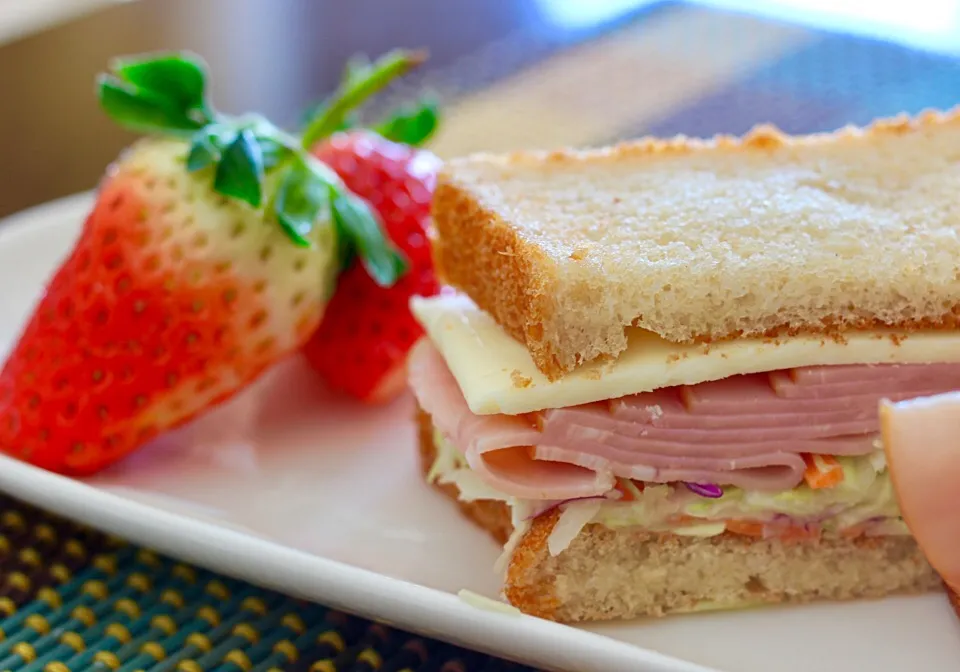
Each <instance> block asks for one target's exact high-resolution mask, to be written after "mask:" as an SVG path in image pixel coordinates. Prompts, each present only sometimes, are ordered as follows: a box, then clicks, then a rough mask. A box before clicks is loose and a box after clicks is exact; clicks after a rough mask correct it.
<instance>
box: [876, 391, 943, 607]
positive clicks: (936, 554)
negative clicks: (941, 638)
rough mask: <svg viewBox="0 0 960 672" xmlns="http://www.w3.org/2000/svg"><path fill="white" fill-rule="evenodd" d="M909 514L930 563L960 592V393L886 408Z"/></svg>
mask: <svg viewBox="0 0 960 672" xmlns="http://www.w3.org/2000/svg"><path fill="white" fill-rule="evenodd" d="M880 418H881V427H882V435H883V444H884V449H885V451H886V453H887V463H888V465H889V469H890V476H891V478H892V479H893V487H894V490H895V492H896V494H897V500H898V502H899V504H900V511H901V512H902V515H903V519H904V521H905V522H906V523H907V526H908V527H909V528H910V532H911V533H912V534H913V536H914V537H915V538H916V540H917V543H918V544H919V545H920V548H921V549H923V552H924V553H925V554H926V556H927V559H928V560H929V561H930V564H931V565H932V566H933V567H934V569H936V570H937V571H938V572H939V573H940V575H941V576H942V577H943V579H944V581H946V582H947V584H948V585H950V587H951V588H952V589H953V590H954V591H955V592H960V506H958V504H960V494H958V489H960V393H956V392H954V393H950V394H942V395H938V396H934V397H926V398H921V399H915V400H913V401H907V402H900V403H896V404H891V403H884V404H883V406H882V407H881V409H880Z"/></svg>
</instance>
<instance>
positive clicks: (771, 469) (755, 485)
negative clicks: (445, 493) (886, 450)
mask: <svg viewBox="0 0 960 672" xmlns="http://www.w3.org/2000/svg"><path fill="white" fill-rule="evenodd" d="M829 368H830V367H807V368H804V369H796V370H788V371H775V372H771V373H766V374H754V375H748V376H736V377H733V378H728V379H724V380H720V381H714V382H708V383H702V384H700V385H694V386H686V387H678V388H666V389H661V390H657V391H655V392H648V393H644V394H638V395H634V396H631V397H626V398H623V399H616V400H612V401H609V402H603V403H595V404H585V405H582V406H575V407H571V408H559V409H549V410H546V411H542V412H541V413H539V414H536V415H535V416H529V415H526V416H508V415H484V416H478V415H475V414H474V413H472V412H471V411H470V409H469V408H468V406H467V404H466V402H465V400H464V398H463V394H462V393H461V391H460V388H459V386H458V385H457V382H456V380H455V378H454V377H453V375H452V374H451V373H450V370H449V369H448V367H447V365H446V363H445V362H444V361H443V359H442V357H441V356H440V354H439V353H438V352H437V350H436V349H435V348H434V347H433V346H432V345H431V344H429V343H428V342H426V341H425V342H423V343H421V344H420V345H418V347H417V349H416V350H415V352H414V353H413V355H412V356H411V361H410V383H411V387H412V388H413V391H414V393H415V395H416V396H417V398H418V400H419V401H420V404H421V406H422V407H423V408H424V409H425V410H426V411H427V412H428V413H430V414H431V415H432V416H433V418H434V422H435V423H436V425H437V427H438V429H439V430H440V431H441V432H442V433H443V434H444V435H446V436H447V437H448V438H449V440H451V441H452V442H453V443H454V444H455V445H456V446H458V447H459V448H460V449H461V450H462V451H463V452H464V454H465V456H466V459H467V462H468V463H469V464H470V466H471V468H473V469H474V470H475V471H477V472H478V474H479V475H480V476H481V478H483V479H484V480H485V481H487V483H488V484H489V485H491V486H492V487H494V488H496V489H498V490H500V491H502V492H504V493H505V494H508V495H513V496H516V497H522V498H526V499H567V498H573V497H586V496H592V495H597V494H603V493H604V492H606V491H607V490H609V489H610V488H611V487H612V486H613V483H614V482H615V477H617V476H620V477H626V478H633V479H637V480H643V481H651V482H660V483H665V482H673V481H687V482H698V483H717V484H720V485H735V486H739V487H743V488H747V489H751V490H766V491H779V490H785V489H789V488H793V487H795V486H796V485H798V484H799V483H800V482H801V481H802V479H803V473H804V469H805V462H804V459H803V455H804V454H807V453H815V454H823V455H866V454H869V453H871V452H872V451H874V450H876V448H877V439H878V436H877V433H878V432H879V429H880V426H879V418H878V414H877V407H878V403H879V401H880V400H881V399H882V398H892V399H894V400H898V399H905V398H909V397H911V396H917V394H918V393H924V394H926V393H930V392H943V391H946V390H950V389H960V366H958V365H953V364H951V365H936V364H932V365H924V366H913V365H911V366H893V365H885V366H864V367H847V366H844V367H833V368H835V369H836V371H829V370H827V369H829ZM858 370H859V371H861V372H863V374H864V376H863V378H862V379H858V378H857V375H856V374H857V371H858Z"/></svg>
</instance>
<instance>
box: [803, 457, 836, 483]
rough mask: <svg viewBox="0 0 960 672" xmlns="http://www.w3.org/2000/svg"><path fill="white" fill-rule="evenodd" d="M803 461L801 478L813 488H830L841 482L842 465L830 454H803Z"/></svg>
mask: <svg viewBox="0 0 960 672" xmlns="http://www.w3.org/2000/svg"><path fill="white" fill-rule="evenodd" d="M803 461H804V462H806V463H807V470H806V471H805V472H803V478H804V480H806V482H807V485H809V486H810V487H811V488H813V489H814V490H819V489H820V488H832V487H834V486H835V485H838V484H840V483H842V482H843V467H842V466H840V463H839V462H838V461H837V458H835V457H833V456H832V455H810V454H804V456H803Z"/></svg>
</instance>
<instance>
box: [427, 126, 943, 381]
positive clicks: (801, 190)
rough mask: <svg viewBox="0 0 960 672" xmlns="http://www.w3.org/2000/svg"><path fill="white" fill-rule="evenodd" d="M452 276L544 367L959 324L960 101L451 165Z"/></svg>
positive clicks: (439, 221) (445, 258)
mask: <svg viewBox="0 0 960 672" xmlns="http://www.w3.org/2000/svg"><path fill="white" fill-rule="evenodd" d="M433 217H434V222H435V227H436V231H435V234H434V235H435V240H434V241H433V242H434V250H435V252H434V254H435V257H436V261H437V265H438V268H439V270H440V273H441V276H442V277H443V278H444V280H445V282H447V283H449V284H451V285H453V286H455V287H458V288H460V289H461V290H463V291H464V292H466V293H467V294H469V295H470V297H472V298H473V300H474V301H475V302H476V303H477V304H478V305H479V306H480V307H481V308H482V309H484V310H486V311H487V312H489V313H490V314H491V315H492V316H493V318H494V319H495V320H497V322H498V323H499V324H500V325H501V326H502V327H503V328H504V329H505V330H507V331H508V332H509V333H510V334H511V335H513V336H514V337H515V338H517V339H518V340H520V341H521V342H523V343H525V344H526V345H527V347H528V348H529V350H530V353H531V355H532V356H533V359H534V361H535V362H536V364H537V366H538V368H540V370H541V371H543V372H544V374H545V375H547V376H548V377H550V378H552V379H556V378H558V377H560V376H562V375H563V374H564V373H565V372H568V371H571V370H572V369H574V368H575V367H576V366H577V365H579V364H581V363H583V362H586V361H590V360H594V359H597V358H601V357H616V356H617V355H618V354H619V353H621V352H622V351H623V350H624V349H625V348H626V345H627V328H628V327H629V326H631V325H633V326H636V327H640V328H643V329H647V330H650V331H653V332H655V333H657V334H659V335H660V336H662V337H663V338H665V339H667V340H670V341H674V342H696V341H703V342H710V341H716V340H723V339H730V338H736V337H740V336H750V335H761V334H762V335H768V336H769V335H783V334H795V333H801V332H807V333H825V334H836V333H839V332H843V331H845V330H851V329H869V328H876V327H884V326H885V327H891V328H895V329H902V330H916V329H921V328H924V329H929V328H950V329H952V328H957V327H958V325H960V322H958V318H960V235H958V234H960V112H958V111H957V110H955V111H952V112H949V113H937V112H925V113H923V114H921V115H919V116H918V117H916V118H912V119H911V118H907V117H902V118H896V119H891V120H885V121H878V122H876V123H874V124H873V125H872V126H870V127H868V128H864V129H857V128H845V129H842V130H840V131H837V132H835V133H830V134H819V135H811V136H803V137H790V136H786V135H784V134H782V133H780V132H779V131H777V130H776V129H775V128H772V127H769V126H763V127H758V128H756V129H754V130H753V131H751V132H750V133H749V134H748V135H746V136H744V137H743V138H739V139H737V138H730V137H717V138H714V139H713V140H709V141H701V140H691V139H687V138H684V137H679V138H675V139H673V140H669V141H658V140H653V139H644V140H639V141H634V142H629V143H625V144H621V145H618V146H614V147H609V148H604V149H593V150H583V151H574V150H565V151H556V152H550V153H546V152H544V153H535V152H524V153H514V154H507V155H497V156H494V155H477V156H472V157H466V158H463V159H457V160H454V161H451V162H449V163H448V164H447V166H446V167H445V170H444V172H443V174H442V175H441V178H440V181H439V184H438V187H437V191H436V194H435V199H434V212H433Z"/></svg>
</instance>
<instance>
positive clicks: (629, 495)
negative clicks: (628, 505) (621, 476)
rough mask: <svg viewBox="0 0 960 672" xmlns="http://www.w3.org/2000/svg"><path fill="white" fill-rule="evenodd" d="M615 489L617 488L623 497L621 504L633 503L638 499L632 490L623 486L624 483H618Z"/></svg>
mask: <svg viewBox="0 0 960 672" xmlns="http://www.w3.org/2000/svg"><path fill="white" fill-rule="evenodd" d="M614 487H615V488H616V490H617V492H619V493H620V494H621V495H623V497H621V498H620V501H621V502H632V501H633V500H634V499H636V498H635V497H634V496H633V492H632V491H631V490H630V488H628V487H627V486H625V485H624V484H623V481H617V484H616V485H615V486H614Z"/></svg>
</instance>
